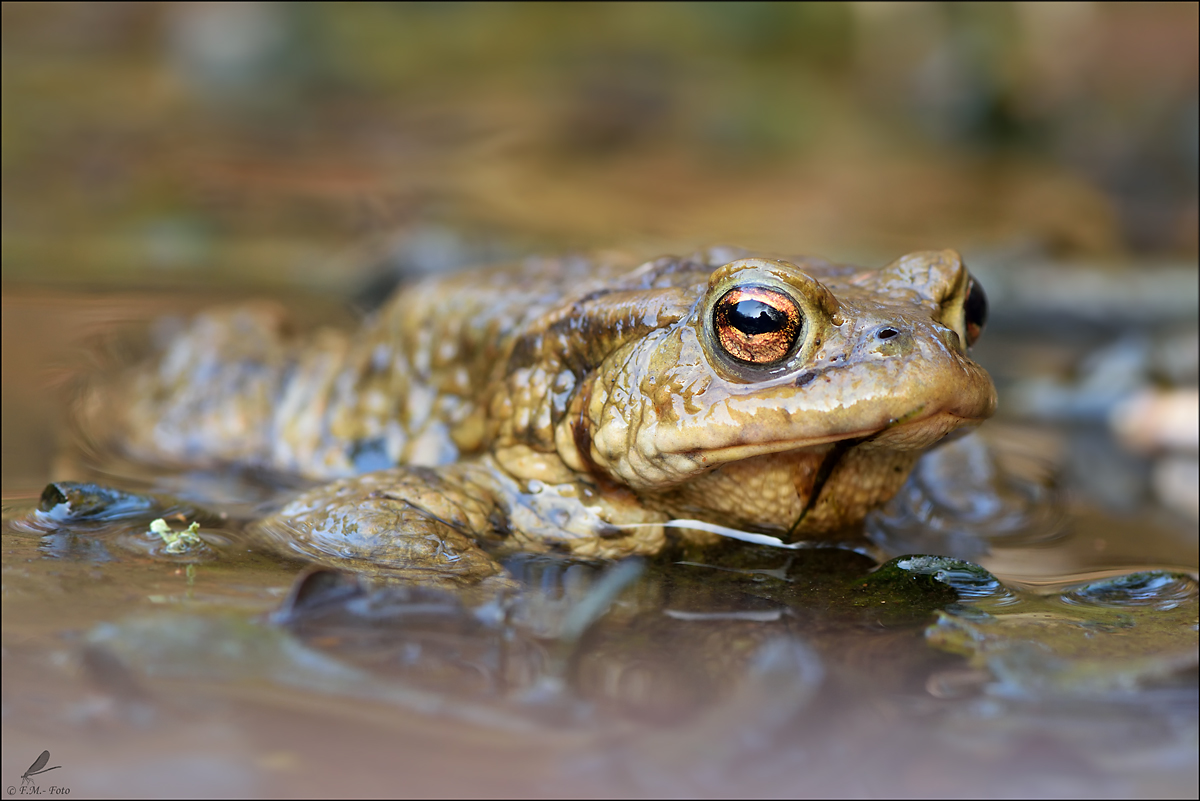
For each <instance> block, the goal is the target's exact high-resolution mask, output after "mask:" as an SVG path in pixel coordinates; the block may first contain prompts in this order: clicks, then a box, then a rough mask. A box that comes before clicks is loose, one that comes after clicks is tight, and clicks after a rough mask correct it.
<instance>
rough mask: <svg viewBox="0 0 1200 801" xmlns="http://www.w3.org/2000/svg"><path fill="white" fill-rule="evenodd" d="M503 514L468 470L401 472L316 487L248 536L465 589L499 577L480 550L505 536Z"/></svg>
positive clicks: (367, 569) (334, 561)
mask: <svg viewBox="0 0 1200 801" xmlns="http://www.w3.org/2000/svg"><path fill="white" fill-rule="evenodd" d="M506 507H507V504H506V503H505V501H504V500H503V499H502V498H501V497H499V496H498V495H497V493H496V492H495V489H494V488H493V487H491V486H488V483H487V482H486V481H481V480H479V477H477V476H473V475H472V472H471V471H469V470H454V469H450V470H446V469H441V470H435V469H431V468H425V467H400V468H393V469H390V470H380V471H377V472H374V473H367V474H364V475H361V476H356V477H354V478H346V479H341V480H339V481H334V482H332V483H330V484H325V485H323V486H320V487H316V488H314V489H312V490H309V491H308V492H306V493H304V494H303V495H301V496H300V497H298V498H296V499H295V500H293V501H292V502H291V503H289V504H288V505H287V506H285V507H284V508H283V509H281V510H279V512H277V513H276V514H273V515H271V516H270V517H268V518H265V519H264V520H262V521H260V522H258V523H256V524H255V525H254V526H253V529H252V530H253V531H254V532H255V534H256V535H258V536H259V537H262V538H264V539H266V540H267V541H269V542H270V543H271V545H272V546H273V547H274V548H275V549H276V550H278V551H280V552H282V553H285V554H291V555H299V556H302V557H304V558H306V559H309V560H312V561H314V562H317V563H319V564H322V565H327V566H330V567H335V568H341V569H347V570H354V571H357V572H360V573H367V574H372V575H377V576H387V577H394V578H402V579H411V580H416V581H425V582H434V583H438V584H453V585H465V584H473V583H475V582H478V581H480V580H482V579H486V578H488V577H489V576H494V575H497V574H501V573H502V572H503V568H501V566H500V564H499V563H498V562H496V560H495V559H493V558H492V557H491V556H489V555H488V554H487V553H486V552H485V551H484V550H483V548H481V547H480V543H481V542H487V541H493V542H499V541H500V540H501V539H503V538H504V537H505V536H506V535H507V533H508V531H509V522H508V514H507V511H506Z"/></svg>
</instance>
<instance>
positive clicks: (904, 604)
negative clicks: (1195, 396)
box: [2, 292, 1200, 797]
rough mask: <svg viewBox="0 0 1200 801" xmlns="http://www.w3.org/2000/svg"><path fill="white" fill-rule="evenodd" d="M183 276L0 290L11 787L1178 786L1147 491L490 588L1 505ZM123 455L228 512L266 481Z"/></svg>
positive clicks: (1183, 674)
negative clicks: (390, 575) (161, 536)
mask: <svg viewBox="0 0 1200 801" xmlns="http://www.w3.org/2000/svg"><path fill="white" fill-rule="evenodd" d="M203 300H204V299H198V298H191V299H188V300H186V301H185V300H183V299H181V298H179V297H172V296H151V295H142V296H121V297H88V296H79V295H69V294H62V293H60V294H45V293H42V294H36V295H35V294H32V293H24V294H22V293H18V292H6V293H5V296H4V318H3V322H4V340H3V342H4V345H3V347H4V362H3V370H4V393H5V402H4V476H3V485H4V505H5V522H4V531H3V548H4V556H3V659H4V662H3V674H2V675H3V736H4V749H3V766H2V771H3V779H4V784H5V786H6V787H9V788H12V789H10V790H7V792H8V793H9V794H11V795H17V794H41V795H49V794H55V793H58V794H62V793H63V791H69V794H70V795H71V796H73V797H96V796H124V797H140V796H145V797H151V796H153V797H190V796H195V797H214V796H287V797H292V796H326V795H339V796H351V795H353V796H385V795H386V796H391V797H395V796H410V795H412V796H416V795H421V796H462V795H484V794H486V795H488V796H521V797H528V796H554V797H559V796H563V795H570V796H612V795H638V796H645V795H656V796H680V795H688V796H739V797H740V796H747V795H786V796H814V797H816V796H829V795H836V796H888V797H906V796H912V797H931V796H933V797H977V796H985V797H991V796H1005V797H1007V796H1038V797H1047V796H1051V797H1060V796H1070V797H1078V796H1093V797H1161V796H1172V797H1174V796H1186V797H1195V795H1196V794H1197V791H1198V787H1197V778H1196V776H1197V756H1196V742H1197V738H1198V733H1197V732H1198V730H1197V701H1198V695H1200V693H1198V689H1197V671H1196V660H1197V634H1196V624H1197V609H1198V598H1197V585H1196V581H1195V578H1196V570H1197V557H1196V537H1195V529H1194V525H1193V524H1191V523H1190V522H1189V521H1186V520H1183V519H1181V518H1178V517H1175V516H1173V515H1172V514H1170V513H1168V512H1165V511H1163V510H1159V509H1156V508H1154V507H1152V506H1145V507H1143V508H1139V509H1136V510H1133V511H1131V512H1130V513H1128V514H1123V515H1119V514H1114V513H1112V512H1111V511H1110V510H1101V509H1097V508H1096V507H1095V506H1094V505H1091V504H1089V503H1087V502H1086V499H1083V500H1081V499H1079V498H1078V497H1076V496H1073V495H1070V494H1068V495H1067V496H1065V497H1064V498H1063V499H1061V503H1060V505H1059V507H1058V508H1057V512H1056V514H1057V515H1058V516H1057V517H1056V518H1055V519H1054V520H1052V521H1050V522H1049V523H1047V522H1046V521H1044V520H1042V521H1039V523H1038V525H1044V527H1045V528H1046V531H1045V532H1043V533H1044V534H1045V536H1032V535H1030V536H1024V537H1023V536H1021V534H1022V532H1020V531H1018V532H1015V533H1014V532H1012V531H1009V532H1006V533H1005V536H1004V537H997V538H995V539H994V540H993V541H990V542H988V543H986V547H983V548H982V550H978V549H977V550H978V552H974V551H970V548H969V547H968V550H967V552H969V554H970V558H969V560H967V559H963V558H952V557H948V556H905V555H903V554H904V553H905V552H906V551H905V550H903V549H902V546H907V545H909V544H910V543H909V542H908V541H907V540H904V538H903V537H900V538H899V539H898V540H896V541H893V542H890V543H885V544H886V545H887V546H888V547H891V548H893V550H892V551H891V552H888V550H887V547H881V548H878V549H875V550H873V551H869V552H867V553H859V552H854V551H845V550H810V551H782V550H780V549H775V548H770V547H764V546H751V545H745V544H740V543H729V544H726V545H722V546H720V547H716V548H711V549H708V550H705V551H694V552H692V551H686V552H685V551H676V552H673V553H671V554H669V555H667V556H664V557H663V558H658V559H653V560H632V561H627V562H623V563H620V564H612V563H599V562H587V561H580V560H570V559H560V558H554V557H548V556H537V557H534V556H526V555H520V554H513V555H509V556H507V557H506V562H505V564H506V567H507V568H508V570H509V572H510V574H511V575H512V576H513V577H514V578H516V579H517V580H518V582H519V584H520V587H521V589H520V590H519V591H515V592H513V591H510V592H506V593H503V594H490V595H489V594H488V593H467V594H459V595H455V594H450V593H447V592H444V591H438V590H433V589H428V588H419V587H411V586H378V585H372V584H370V583H368V582H366V581H364V580H360V579H357V578H356V577H353V576H348V575H345V574H337V573H332V572H311V571H310V570H309V569H308V568H307V567H306V566H305V565H303V564H301V563H298V562H293V561H289V560H286V559H281V558H279V557H277V556H274V555H271V554H267V553H262V552H260V551H258V550H257V549H256V548H255V547H254V546H253V544H252V543H248V542H246V541H243V540H240V539H239V538H238V537H237V535H236V530H235V528H236V527H231V529H230V531H229V532H227V533H226V534H225V535H222V534H221V533H220V526H219V525H214V526H211V527H206V528H205V529H204V530H202V533H204V534H205V536H206V539H205V540H204V544H203V545H202V546H199V545H198V546H195V547H194V548H192V549H190V550H189V549H188V548H185V547H180V548H178V549H176V550H178V551H179V552H178V553H172V552H170V551H169V550H168V549H167V548H164V547H162V546H163V542H162V541H161V540H156V539H155V535H153V533H152V532H151V531H150V530H149V523H150V522H151V517H152V515H146V516H144V519H143V517H138V516H137V515H132V516H129V517H124V518H121V519H117V520H108V521H103V522H99V523H97V522H95V521H92V522H87V521H83V522H80V521H65V522H63V523H62V524H61V525H59V526H56V527H51V528H52V530H42V531H37V530H32V529H31V528H29V527H28V526H26V525H24V524H23V521H24V519H25V518H26V517H27V516H28V515H29V513H30V512H31V510H32V509H34V508H35V507H36V505H37V504H38V499H39V496H40V493H41V492H42V489H43V487H44V485H45V484H46V482H48V481H50V480H61V479H68V478H86V476H82V475H72V474H71V471H72V469H73V468H72V466H71V464H70V463H69V462H66V461H63V460H61V459H59V458H58V457H57V455H56V454H57V453H58V447H59V442H60V439H61V436H60V435H61V431H60V421H61V419H62V418H61V417H60V416H59V415H60V413H61V408H60V407H59V404H60V403H61V400H59V399H61V398H62V397H64V391H65V390H63V389H62V388H61V387H58V388H56V387H54V386H50V385H47V383H46V381H45V378H46V376H47V371H48V370H49V371H51V372H50V375H51V377H53V375H54V374H55V373H54V372H53V371H55V370H58V371H59V372H58V373H57V374H65V373H66V372H67V368H68V367H69V366H70V365H71V364H72V363H77V362H78V360H79V358H80V357H79V352H80V350H79V349H80V347H81V345H82V344H86V343H87V342H89V341H94V340H95V339H96V338H97V337H100V336H103V335H104V334H105V332H108V331H111V330H113V329H114V328H116V327H122V326H126V325H128V324H130V323H131V322H132V323H137V322H138V321H139V320H149V319H152V318H153V317H154V316H157V315H158V314H160V313H161V312H162V311H163V310H164V309H171V308H181V307H186V306H188V305H191V304H198V303H200V302H203ZM1005 425H1006V424H1005V423H1004V422H1003V421H1000V423H999V425H998V426H996V427H995V428H996V430H997V431H1005V430H1008V431H1010V433H1011V431H1012V429H1011V428H1010V429H1005V428H1004V426H1005ZM1007 425H1010V426H1011V423H1010V424H1007ZM1007 439H1008V440H1009V441H1013V440H1014V438H1012V437H1009V438H1007ZM1015 439H1016V440H1019V439H1020V437H1016V438H1015ZM155 480H156V481H158V482H159V483H160V485H169V486H170V487H171V488H172V489H174V490H176V491H177V492H180V493H181V494H186V492H187V491H188V490H189V488H190V491H191V492H192V493H193V494H195V495H198V496H204V497H207V498H220V499H221V500H222V503H223V504H224V506H223V507H222V508H225V509H228V510H230V511H231V513H232V514H233V515H234V516H236V515H237V514H241V513H244V512H245V510H247V509H251V508H253V507H254V505H255V504H256V503H260V502H262V501H263V499H264V498H265V497H268V496H270V495H271V494H272V493H283V494H286V492H288V488H286V487H272V486H263V485H261V484H255V483H254V482H253V481H251V480H249V479H248V478H247V477H245V476H228V475H223V476H222V475H216V476H213V475H183V476H173V477H171V476H158V477H156V479H155ZM128 488H129V489H139V488H141V487H138V486H129V487H128ZM185 517H186V516H185ZM176 528H182V526H180V525H177V526H176ZM1025 533H1027V534H1028V533H1029V532H1028V531H1026V532H1025ZM906 536H907V535H906ZM946 542H951V545H952V546H953V547H951V548H950V551H953V549H954V548H959V547H967V546H963V545H962V543H961V540H953V541H951V540H950V539H947V540H946ZM897 543H900V544H897ZM942 552H943V553H946V552H947V550H946V549H943V551H942ZM967 552H964V553H967ZM960 556H961V554H960ZM881 562H882V567H881V566H880V563H881ZM45 751H48V752H49V756H48V757H47V759H46V760H44V761H43V760H42V759H40V755H41V754H42V753H43V752H45ZM23 774H28V775H24V776H23Z"/></svg>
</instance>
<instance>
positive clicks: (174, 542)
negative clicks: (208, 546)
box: [150, 517, 204, 554]
mask: <svg viewBox="0 0 1200 801" xmlns="http://www.w3.org/2000/svg"><path fill="white" fill-rule="evenodd" d="M199 531H200V524H199V523H192V524H191V525H190V526H188V527H187V528H186V529H184V530H183V531H175V530H174V529H173V528H171V526H170V525H169V524H168V523H167V521H166V520H163V519H162V518H161V517H160V518H158V519H157V520H155V521H153V522H151V523H150V533H151V534H153V535H154V536H156V537H158V538H159V539H161V540H162V541H163V542H164V543H165V544H166V546H167V547H166V548H164V549H163V551H164V552H165V553H170V554H181V553H188V552H190V551H192V550H193V549H195V548H200V547H203V545H204V540H202V539H200V534H199V533H198V532H199Z"/></svg>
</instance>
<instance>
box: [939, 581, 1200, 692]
mask: <svg viewBox="0 0 1200 801" xmlns="http://www.w3.org/2000/svg"><path fill="white" fill-rule="evenodd" d="M1198 611H1200V610H1198V603H1197V585H1196V582H1195V580H1194V579H1192V578H1191V577H1190V576H1188V575H1186V574H1180V573H1168V572H1163V571H1149V572H1140V573H1131V574H1128V575H1125V576H1118V577H1115V578H1110V579H1104V580H1101V581H1095V582H1090V583H1087V584H1081V585H1075V586H1071V587H1066V588H1063V589H1061V590H1060V591H1059V592H1057V593H1054V594H1050V595H1039V594H1035V593H1030V592H1016V591H1012V590H1009V591H1007V592H1006V593H1003V594H996V595H990V596H981V597H979V598H977V599H975V600H973V601H967V602H965V603H959V604H953V605H951V606H949V607H947V608H946V609H944V610H941V611H939V612H938V619H937V622H936V623H935V624H933V625H932V626H930V627H929V628H928V629H927V631H926V639H927V641H928V642H929V643H930V644H931V645H933V646H934V647H936V648H940V649H942V650H945V651H950V652H952V653H957V654H962V655H963V656H966V657H967V658H968V659H969V661H970V663H971V664H972V666H974V667H979V668H986V669H987V670H989V671H990V672H991V674H992V676H993V678H994V679H995V683H994V684H993V685H992V687H991V688H990V690H991V691H993V692H997V693H1003V694H1017V695H1029V694H1034V695H1038V694H1044V693H1055V694H1061V693H1066V694H1094V693H1109V692H1114V691H1116V692H1120V691H1133V690H1136V689H1138V688H1140V687H1143V686H1146V685H1148V684H1153V683H1156V682H1161V681H1163V680H1168V679H1170V678H1171V677H1175V676H1179V675H1180V674H1181V673H1183V672H1184V671H1186V670H1189V669H1194V668H1195V666H1196V664H1197V646H1198V644H1200V638H1198V634H1197V623H1198V621H1200V616H1198Z"/></svg>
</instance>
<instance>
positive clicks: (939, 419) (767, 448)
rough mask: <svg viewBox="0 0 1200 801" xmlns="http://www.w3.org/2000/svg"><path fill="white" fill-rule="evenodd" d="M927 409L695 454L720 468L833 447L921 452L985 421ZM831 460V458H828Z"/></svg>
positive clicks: (836, 450)
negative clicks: (850, 427) (874, 423)
mask: <svg viewBox="0 0 1200 801" xmlns="http://www.w3.org/2000/svg"><path fill="white" fill-rule="evenodd" d="M923 412H924V407H921V406H918V407H916V408H914V409H913V410H911V411H910V412H909V413H908V414H905V415H903V416H902V417H900V418H898V419H895V420H889V421H886V422H885V423H884V424H883V425H881V426H878V427H875V426H871V427H866V428H862V429H858V430H850V431H834V432H827V433H824V434H820V435H817V436H800V437H794V438H787V437H784V438H778V439H764V440H755V441H752V442H737V443H734V444H729V445H725V446H722V447H716V448H711V449H708V450H705V451H703V452H699V453H695V454H694V457H695V459H696V461H697V462H699V463H701V464H703V465H705V466H711V467H717V466H720V465H724V464H730V463H732V462H741V461H745V460H747V459H754V458H756V457H760V456H769V455H772V454H783V453H790V452H793V451H808V450H812V449H817V448H821V447H822V446H826V445H832V446H833V448H831V449H829V450H828V451H827V453H828V454H830V455H832V454H834V453H838V454H840V453H844V452H845V451H847V450H849V449H850V448H852V447H854V446H856V445H862V444H866V443H870V445H869V446H870V447H876V448H888V449H891V450H899V451H922V450H925V449H926V448H928V447H930V446H931V445H933V444H935V443H937V442H938V441H940V440H941V439H943V438H944V437H945V436H946V435H947V434H949V433H951V432H952V431H955V430H957V429H960V428H967V427H975V426H978V425H979V424H981V423H982V422H983V421H984V419H986V418H984V417H963V416H961V415H957V414H954V413H952V412H945V411H938V412H934V413H933V414H927V415H926V414H923ZM827 458H829V457H827Z"/></svg>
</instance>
